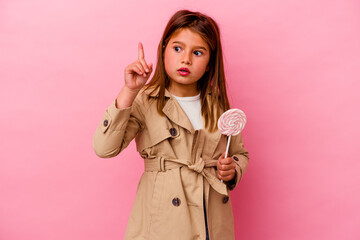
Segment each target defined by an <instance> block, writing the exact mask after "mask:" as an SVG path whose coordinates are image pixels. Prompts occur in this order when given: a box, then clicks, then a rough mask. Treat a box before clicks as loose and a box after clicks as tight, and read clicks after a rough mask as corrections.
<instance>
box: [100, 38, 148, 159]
mask: <svg viewBox="0 0 360 240" xmlns="http://www.w3.org/2000/svg"><path fill="white" fill-rule="evenodd" d="M151 72H152V64H149V65H147V63H146V61H145V59H144V49H143V46H142V44H141V43H139V45H138V60H137V61H135V62H133V63H131V64H130V65H128V66H127V67H126V68H125V78H124V79H125V85H124V87H123V88H122V89H121V91H120V93H119V95H118V96H117V98H116V100H114V101H113V103H112V104H111V105H110V106H109V107H108V109H107V110H106V112H105V114H104V116H103V118H102V120H101V121H100V123H99V125H98V127H97V129H96V131H95V134H94V137H93V148H94V150H95V153H96V155H98V156H99V157H102V158H110V157H114V156H116V155H118V154H119V153H120V152H121V151H122V150H123V149H124V148H126V147H127V146H128V145H129V143H130V142H131V140H132V139H133V138H134V137H135V136H136V134H137V133H138V132H139V131H140V130H141V129H142V128H143V124H142V123H143V119H144V118H143V116H142V113H141V111H140V106H141V103H139V101H137V100H136V99H135V98H136V96H137V95H138V93H139V91H140V89H141V88H142V87H143V86H144V85H145V83H146V81H147V80H148V78H149V77H150V75H151Z"/></svg>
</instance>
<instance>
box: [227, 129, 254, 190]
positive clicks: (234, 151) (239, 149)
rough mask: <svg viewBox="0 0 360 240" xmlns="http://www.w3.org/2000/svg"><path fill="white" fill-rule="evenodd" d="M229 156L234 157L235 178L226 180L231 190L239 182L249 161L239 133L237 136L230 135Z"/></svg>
mask: <svg viewBox="0 0 360 240" xmlns="http://www.w3.org/2000/svg"><path fill="white" fill-rule="evenodd" d="M229 156H231V157H232V158H233V159H234V162H235V164H236V169H235V171H236V173H235V178H234V179H233V180H231V181H229V182H227V185H228V187H229V189H230V190H233V189H234V188H235V187H236V186H237V184H238V183H239V182H240V180H241V178H242V176H243V175H244V173H245V171H246V169H247V166H248V163H249V153H248V151H247V150H246V149H245V148H244V142H243V138H242V135H241V133H240V134H238V135H237V136H232V137H231V141H230V146H229Z"/></svg>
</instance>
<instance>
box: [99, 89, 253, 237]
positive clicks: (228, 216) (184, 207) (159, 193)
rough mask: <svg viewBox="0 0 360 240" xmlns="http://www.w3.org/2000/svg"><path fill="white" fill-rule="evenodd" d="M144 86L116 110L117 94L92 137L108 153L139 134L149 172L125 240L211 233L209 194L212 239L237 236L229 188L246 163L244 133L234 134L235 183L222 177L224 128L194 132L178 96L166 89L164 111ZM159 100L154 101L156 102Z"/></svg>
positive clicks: (137, 138)
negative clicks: (219, 175)
mask: <svg viewBox="0 0 360 240" xmlns="http://www.w3.org/2000/svg"><path fill="white" fill-rule="evenodd" d="M150 92H151V91H150V90H146V91H141V92H139V94H138V95H137V97H136V99H135V101H134V102H133V104H132V106H131V107H129V108H125V109H118V108H117V107H116V105H115V103H116V100H114V101H113V103H112V104H111V106H109V108H108V109H107V110H106V112H105V114H104V116H103V118H102V120H101V122H100V124H99V125H98V127H97V129H96V132H95V134H94V138H93V147H94V150H95V153H96V154H97V155H98V156H99V157H102V158H110V157H114V156H116V155H118V154H119V153H120V152H121V151H122V150H123V149H124V148H125V147H126V146H128V144H129V143H130V141H131V140H132V139H133V138H135V141H136V148H137V151H138V152H139V153H140V155H141V157H142V158H144V163H145V171H144V173H143V174H142V176H141V179H140V182H139V184H138V188H137V194H136V197H135V201H134V205H133V208H132V211H131V215H130V218H129V221H128V226H127V230H126V236H125V239H131V240H133V239H135V240H140V239H150V240H162V239H166V240H176V239H179V240H180V239H181V240H190V239H205V236H206V230H205V218H204V208H203V207H204V206H203V198H205V205H206V213H207V214H206V215H207V224H208V229H209V236H210V239H211V240H231V239H234V221H233V212H232V206H231V201H230V196H229V190H232V189H234V187H235V186H236V185H237V184H238V182H239V181H240V179H241V177H242V175H243V174H244V172H245V171H246V168H247V165H248V160H249V158H248V152H247V151H246V149H244V147H243V142H242V137H241V134H239V135H237V136H235V137H234V136H233V137H232V138H231V143H230V148H229V156H231V157H233V158H234V159H235V161H234V162H235V163H236V177H235V180H234V181H233V183H232V184H230V183H226V184H225V183H222V182H220V181H219V179H218V178H217V177H216V162H217V159H218V158H219V157H220V156H221V154H222V153H223V152H225V149H226V144H227V141H226V136H224V135H221V134H220V133H219V131H217V132H215V133H209V132H207V131H205V130H204V129H201V130H196V131H195V130H194V128H193V126H192V124H191V122H190V120H189V119H188V117H187V116H186V114H185V112H184V111H183V110H182V108H181V107H180V105H179V104H178V102H177V101H176V99H175V98H174V97H173V96H172V95H171V94H170V93H169V92H168V91H167V90H166V92H165V97H166V104H165V106H164V108H163V112H164V114H165V116H160V115H159V114H158V112H157V109H156V106H157V105H156V102H157V97H156V95H157V91H156V92H154V93H153V94H151V95H150V96H151V100H150V101H149V100H148V95H149V94H150ZM152 100H154V101H152Z"/></svg>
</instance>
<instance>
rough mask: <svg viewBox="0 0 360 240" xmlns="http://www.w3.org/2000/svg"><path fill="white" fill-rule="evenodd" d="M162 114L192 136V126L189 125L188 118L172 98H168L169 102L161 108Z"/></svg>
mask: <svg viewBox="0 0 360 240" xmlns="http://www.w3.org/2000/svg"><path fill="white" fill-rule="evenodd" d="M163 113H164V114H165V115H166V116H167V117H168V118H169V119H170V120H171V121H172V122H174V123H176V124H177V125H179V126H181V127H183V128H185V129H187V130H188V131H190V132H191V133H192V134H193V133H194V132H195V130H194V127H193V125H192V124H191V122H190V120H189V118H188V117H187V115H186V113H185V112H184V110H183V109H182V108H181V106H180V105H179V103H178V102H177V101H176V99H174V97H172V96H171V97H170V99H169V100H167V102H166V103H165V106H164V108H163Z"/></svg>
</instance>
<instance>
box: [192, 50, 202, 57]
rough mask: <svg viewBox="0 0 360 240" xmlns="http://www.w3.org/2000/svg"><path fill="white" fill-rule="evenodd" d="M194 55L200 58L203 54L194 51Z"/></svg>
mask: <svg viewBox="0 0 360 240" xmlns="http://www.w3.org/2000/svg"><path fill="white" fill-rule="evenodd" d="M194 54H195V55H196V56H201V55H203V53H202V52H201V51H195V52H194Z"/></svg>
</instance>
